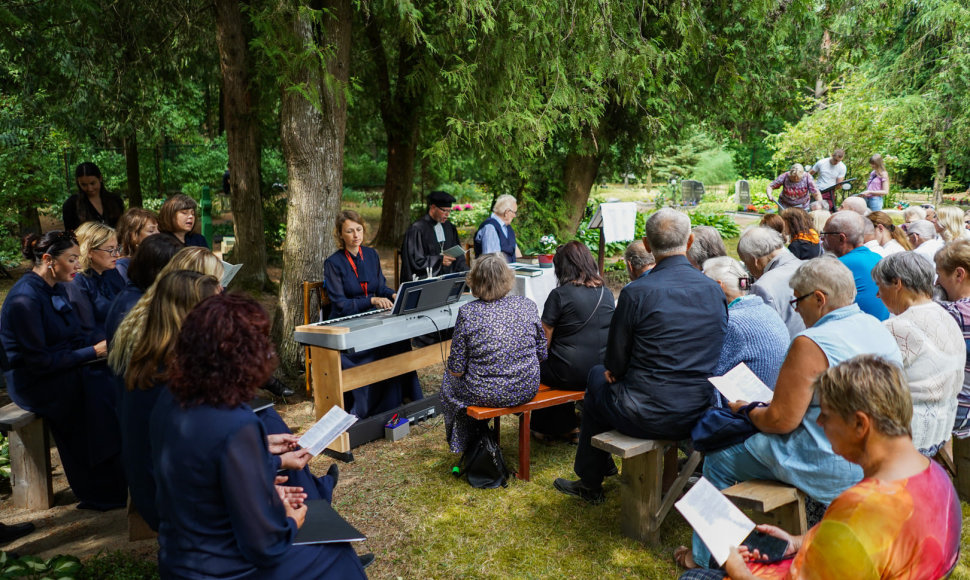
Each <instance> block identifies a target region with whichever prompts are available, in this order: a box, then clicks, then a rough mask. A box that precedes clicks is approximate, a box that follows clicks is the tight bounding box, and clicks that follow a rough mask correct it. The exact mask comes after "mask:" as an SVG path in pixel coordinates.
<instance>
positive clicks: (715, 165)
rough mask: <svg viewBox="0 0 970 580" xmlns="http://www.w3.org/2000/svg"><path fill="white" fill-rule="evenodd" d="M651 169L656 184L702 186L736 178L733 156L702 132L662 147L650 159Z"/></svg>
mask: <svg viewBox="0 0 970 580" xmlns="http://www.w3.org/2000/svg"><path fill="white" fill-rule="evenodd" d="M652 170H653V175H654V179H656V180H658V181H663V182H667V181H670V180H671V179H677V180H678V181H681V180H684V179H696V180H697V181H700V182H702V183H704V184H705V185H712V184H716V183H727V182H729V181H731V182H733V181H734V180H735V179H736V178H737V175H738V174H737V171H736V170H735V168H734V156H733V155H731V153H730V152H729V151H728V150H726V149H725V148H724V147H723V146H721V145H720V144H718V143H717V142H716V141H715V140H714V139H713V138H712V137H711V136H710V135H708V134H706V133H702V132H698V133H695V134H694V135H692V136H691V137H690V138H688V139H686V140H679V141H678V142H673V143H670V144H669V145H667V146H666V147H664V148H663V150H662V151H660V152H659V153H658V154H657V155H656V157H655V158H654V160H653V162H652Z"/></svg>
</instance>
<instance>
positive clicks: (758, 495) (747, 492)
mask: <svg viewBox="0 0 970 580" xmlns="http://www.w3.org/2000/svg"><path fill="white" fill-rule="evenodd" d="M722 493H724V495H726V496H727V497H728V498H730V499H731V501H733V502H734V504H735V505H736V506H738V507H739V508H741V509H742V510H747V511H749V512H753V513H752V515H753V516H754V517H753V518H752V519H754V520H755V521H756V522H757V523H760V524H772V525H775V526H778V527H779V528H781V529H783V530H785V531H786V532H788V533H790V534H792V535H793V536H796V535H798V536H800V535H802V534H804V533H805V532H807V531H808V521H807V519H806V517H805V494H803V493H802V492H800V491H799V490H797V489H795V488H794V487H792V486H790V485H786V484H784V483H781V482H779V481H763V480H759V479H753V480H751V481H743V482H741V483H739V484H736V485H732V486H731V487H729V488H727V489H725V490H722Z"/></svg>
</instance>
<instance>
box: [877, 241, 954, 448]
mask: <svg viewBox="0 0 970 580" xmlns="http://www.w3.org/2000/svg"><path fill="white" fill-rule="evenodd" d="M934 276H935V272H934V271H933V266H930V264H929V262H927V261H926V260H924V259H923V258H922V257H920V256H918V255H916V254H914V253H913V252H900V253H898V254H893V255H892V256H887V257H885V258H883V259H882V260H879V262H877V263H876V265H875V267H874V268H873V269H872V279H873V280H875V282H876V286H878V287H879V294H878V296H879V298H880V299H882V301H883V303H884V304H885V305H886V308H888V309H889V312H890V313H891V314H892V315H893V316H891V317H890V318H888V319H887V320H885V321H884V322H883V325H884V326H885V327H886V328H887V329H889V332H890V333H892V335H893V338H895V339H896V343H897V344H898V345H899V351H900V352H901V353H902V355H903V374H904V375H905V376H906V381H907V383H908V384H909V391H910V397H911V398H912V399H913V425H912V431H913V445H915V446H916V449H918V450H919V452H920V453H922V454H923V455H926V456H927V457H933V456H934V455H936V452H937V451H939V449H940V448H941V447H942V446H943V444H944V443H946V442H947V441H948V440H949V439H950V431H951V430H952V425H953V421H954V418H955V417H956V413H957V396H958V395H959V394H960V389H961V387H962V386H963V368H964V367H965V366H966V364H967V348H966V343H965V342H964V340H963V333H962V332H961V331H960V327H959V325H957V323H956V322H954V320H953V317H951V316H950V315H949V314H947V312H946V310H944V309H943V307H942V306H940V305H939V304H937V303H936V302H933V277H934Z"/></svg>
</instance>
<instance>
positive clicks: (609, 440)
mask: <svg viewBox="0 0 970 580" xmlns="http://www.w3.org/2000/svg"><path fill="white" fill-rule="evenodd" d="M592 443H593V447H596V448H597V449H602V450H603V451H608V452H610V453H612V454H613V455H617V456H619V457H620V459H622V460H623V465H622V467H621V469H620V503H621V506H620V531H621V532H622V533H623V535H624V536H626V537H628V538H633V539H635V540H639V541H641V542H645V543H649V544H656V543H658V542H659V541H660V537H659V531H660V525H661V524H663V521H664V519H665V518H666V517H667V514H668V513H669V512H670V508H672V507H673V505H674V502H675V501H677V498H678V497H680V494H681V492H682V491H683V489H684V486H685V485H687V480H688V478H690V476H691V474H692V473H694V470H696V469H697V466H698V465H699V464H700V462H701V454H700V452H698V451H694V452H693V453H691V456H690V457H688V458H687V461H686V462H685V463H684V466H683V467H682V468H681V470H680V472H679V473H678V474H677V478H676V479H674V482H673V483H672V484H671V486H670V489H668V490H667V494H666V495H664V493H663V462H664V449H665V448H666V447H667V446H668V445H676V441H655V440H653V439H638V438H636V437H630V436H629V435H624V434H623V433H620V432H619V431H608V432H606V433H600V434H599V435H596V436H594V437H593V439H592Z"/></svg>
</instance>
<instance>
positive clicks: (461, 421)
mask: <svg viewBox="0 0 970 580" xmlns="http://www.w3.org/2000/svg"><path fill="white" fill-rule="evenodd" d="M467 280H468V285H469V286H470V287H471V289H472V293H473V294H474V295H475V297H476V298H478V300H476V301H474V302H469V303H468V304H466V305H464V306H462V307H461V309H460V310H459V311H458V320H457V321H456V322H455V334H454V337H453V338H452V342H451V354H450V355H449V356H448V364H447V366H446V369H445V376H444V380H443V381H442V384H441V402H442V407H443V409H444V415H445V430H446V436H447V438H448V444H449V446H450V447H451V450H452V451H453V452H455V453H462V452H463V451H464V450H465V446H466V444H467V443H468V440H469V433H470V431H471V428H472V427H473V425H474V422H475V420H474V419H472V418H471V417H469V416H468V415H467V414H465V409H466V408H467V407H468V406H469V405H482V406H487V407H514V406H515V405H521V404H523V403H526V402H528V401H529V400H531V399H532V397H534V396H535V394H536V392H537V391H538V390H539V362H540V361H542V360H544V359H545V358H546V337H545V334H543V332H542V323H541V322H540V321H539V310H538V308H536V305H535V302H533V301H531V300H529V299H528V298H525V297H524V296H508V293H509V291H510V290H511V289H512V284H513V283H514V281H515V275H514V274H513V272H512V270H511V269H510V268H509V267H508V265H507V264H506V262H505V260H504V259H503V258H502V257H501V255H499V254H486V255H484V256H482V257H480V258H479V259H477V260H475V263H474V265H473V266H472V269H471V272H469V274H468V279H467Z"/></svg>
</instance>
